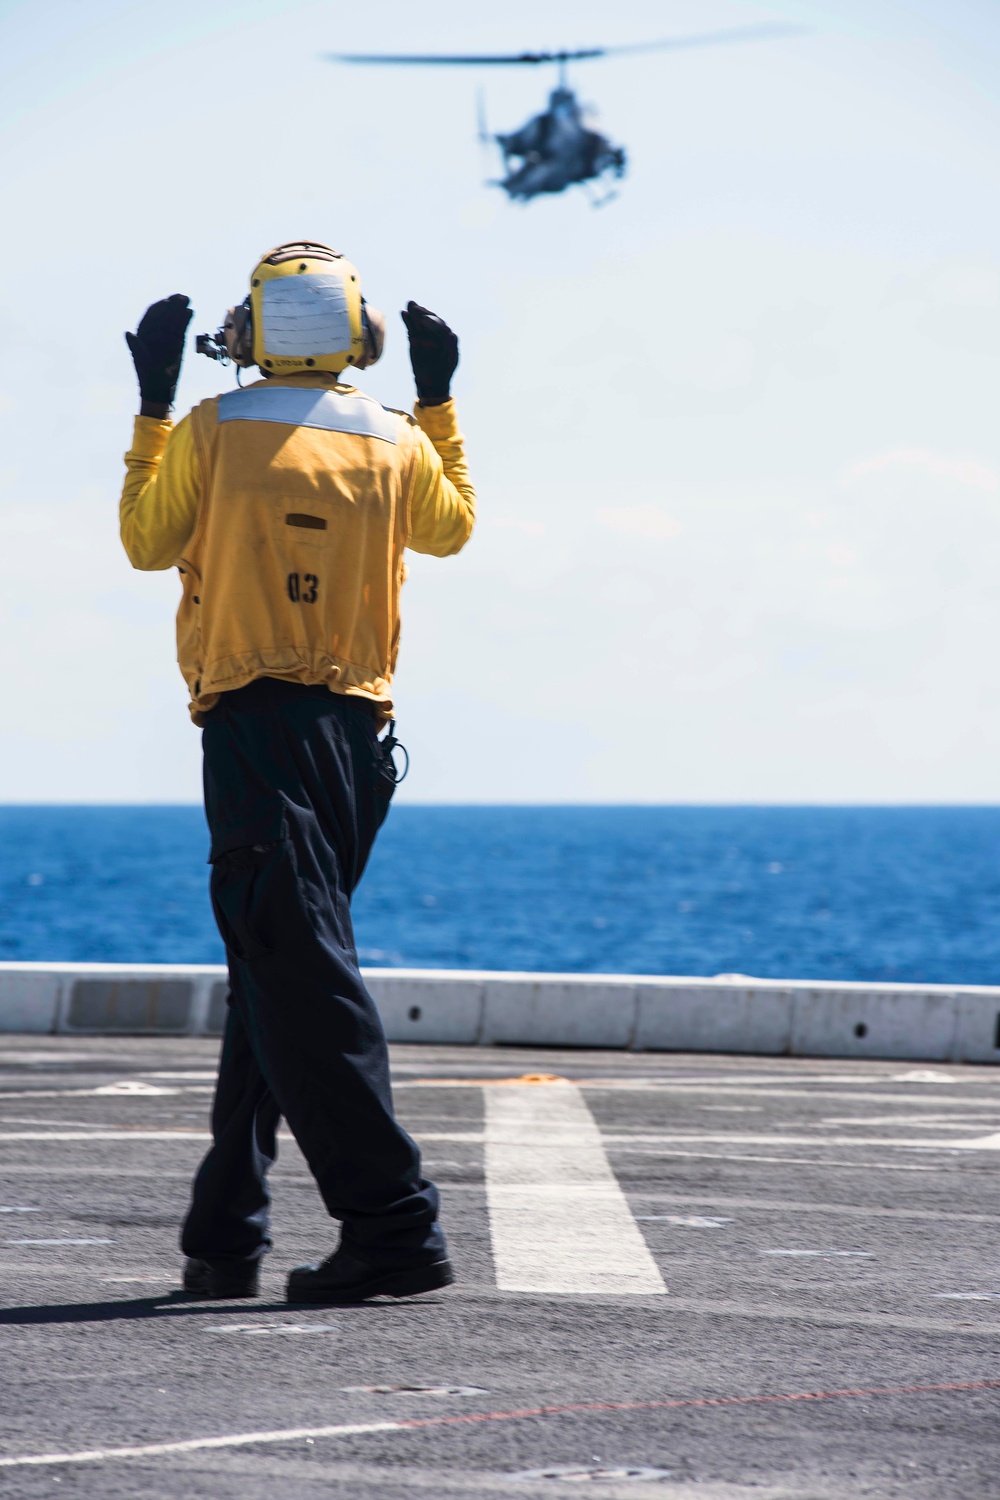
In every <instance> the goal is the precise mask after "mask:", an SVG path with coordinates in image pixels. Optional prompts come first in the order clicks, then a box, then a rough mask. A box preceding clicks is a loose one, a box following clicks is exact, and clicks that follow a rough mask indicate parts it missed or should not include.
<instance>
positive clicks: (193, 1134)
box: [0, 1125, 485, 1143]
mask: <svg viewBox="0 0 1000 1500" xmlns="http://www.w3.org/2000/svg"><path fill="white" fill-rule="evenodd" d="M415 1134H416V1135H417V1139H418V1140H421V1141H460V1142H461V1141H471V1142H473V1143H479V1142H482V1141H483V1140H484V1139H485V1137H484V1136H483V1134H482V1131H479V1130H475V1131H472V1130H466V1131H454V1130H445V1131H434V1130H426V1131H419V1132H415ZM286 1136H287V1138H288V1139H289V1140H290V1139H291V1136H290V1135H287V1132H285V1131H283V1132H282V1138H283V1139H284V1138H285V1137H286ZM211 1139H212V1137H211V1134H210V1132H209V1131H207V1130H199V1129H197V1128H196V1127H194V1126H191V1127H190V1128H189V1127H188V1126H186V1125H180V1126H177V1127H176V1128H175V1129H173V1130H145V1129H143V1128H141V1127H137V1126H132V1125H122V1126H120V1127H118V1128H115V1129H110V1130H109V1129H103V1130H0V1141H210V1140H211Z"/></svg>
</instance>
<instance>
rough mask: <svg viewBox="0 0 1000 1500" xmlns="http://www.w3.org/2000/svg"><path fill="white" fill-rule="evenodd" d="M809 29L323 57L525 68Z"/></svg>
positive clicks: (737, 29)
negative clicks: (543, 48) (615, 43)
mask: <svg viewBox="0 0 1000 1500" xmlns="http://www.w3.org/2000/svg"><path fill="white" fill-rule="evenodd" d="M809 29H810V28H809V27H808V26H793V25H790V24H789V23H787V22H784V21H773V22H770V23H764V24H763V25H761V26H731V27H729V28H728V29H727V30H724V31H705V32H700V33H696V34H692V35H691V36H668V37H664V38H662V39H661V40H660V41H656V42H632V43H626V44H625V45H624V46H621V47H577V48H575V49H568V50H566V51H564V52H497V53H489V52H483V53H478V52H470V53H455V52H444V53H434V52H428V53H420V52H415V53H409V52H403V53H396V52H324V53H323V56H324V57H325V59H326V60H327V62H342V63H363V64H377V65H381V64H385V65H387V66H390V67H396V66H400V65H402V66H404V67H425V68H428V67H429V68H439V67H460V68H476V67H497V66H500V67H524V66H535V65H537V64H539V63H568V62H589V61H590V60H591V59H593V58H595V57H622V56H624V55H625V54H626V53H636V52H680V51H683V50H685V49H686V48H689V47H718V46H725V45H728V44H729V43H731V42H764V41H773V40H776V39H777V38H778V37H784V36H804V35H806V34H807V33H808V31H809Z"/></svg>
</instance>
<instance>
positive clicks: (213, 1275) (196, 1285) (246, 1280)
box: [184, 1259, 260, 1300]
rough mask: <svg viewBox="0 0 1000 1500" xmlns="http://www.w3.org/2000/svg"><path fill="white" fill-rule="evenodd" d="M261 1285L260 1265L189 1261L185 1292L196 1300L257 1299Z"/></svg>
mask: <svg viewBox="0 0 1000 1500" xmlns="http://www.w3.org/2000/svg"><path fill="white" fill-rule="evenodd" d="M259 1284H260V1262H259V1261H256V1260H254V1261H243V1262H240V1261H236V1262H233V1261H229V1262H224V1261H211V1260H190V1259H189V1260H186V1261H185V1262H184V1290H185V1291H186V1292H194V1293H195V1295H196V1296H199V1297H205V1298H207V1299H215V1298H218V1299H220V1300H222V1299H225V1298H229V1297H256V1296H257V1289H258V1286H259Z"/></svg>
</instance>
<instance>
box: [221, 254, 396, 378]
mask: <svg viewBox="0 0 1000 1500" xmlns="http://www.w3.org/2000/svg"><path fill="white" fill-rule="evenodd" d="M249 300H250V320H249V321H250V332H251V340H252V342H251V348H250V350H249V355H250V358H249V360H248V361H247V363H252V364H255V365H259V366H260V368H261V369H262V370H264V371H265V372H266V373H268V374H273V375H290V374H294V373H295V372H296V371H299V370H328V371H333V372H335V373H339V372H340V371H341V370H343V369H345V368H346V367H347V366H348V365H350V366H351V367H352V368H353V369H358V370H362V369H364V368H365V366H366V365H372V364H374V363H375V361H376V360H377V359H378V357H379V355H380V354H381V353H382V343H383V340H384V337H385V320H384V318H383V317H382V314H381V313H380V312H378V311H377V310H376V309H375V308H369V307H367V306H366V305H365V300H364V298H363V297H362V295H361V282H360V280H359V279H358V273H357V270H356V269H355V267H354V266H352V265H351V262H350V261H349V260H345V258H344V257H343V256H342V255H339V254H338V253H337V251H336V250H331V249H330V247H329V246H328V245H318V244H315V243H313V242H312V241H311V240H290V241H289V242H288V243H287V244H284V245H278V246H277V248H276V249H274V250H270V251H269V252H268V253H267V255H265V256H263V257H262V258H261V259H260V261H258V263H257V265H256V266H255V267H254V269H253V273H252V275H251V277H250V299H249Z"/></svg>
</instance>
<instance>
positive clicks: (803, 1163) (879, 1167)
mask: <svg viewBox="0 0 1000 1500" xmlns="http://www.w3.org/2000/svg"><path fill="white" fill-rule="evenodd" d="M817 1144H821V1143H818V1142H816V1141H813V1145H814V1146H815V1145H817ZM643 1149H644V1148H642V1147H640V1150H643ZM650 1154H651V1155H652V1154H654V1153H650ZM655 1155H656V1156H682V1157H690V1158H692V1159H693V1160H695V1161H761V1162H767V1163H768V1164H769V1165H776V1166H782V1167H846V1168H848V1169H850V1170H851V1171H857V1170H858V1169H859V1168H861V1169H863V1170H864V1171H866V1172H950V1171H957V1170H958V1168H957V1167H949V1166H948V1164H947V1163H946V1162H935V1163H934V1164H933V1165H932V1166H923V1165H920V1166H918V1165H917V1164H916V1163H915V1162H896V1161H834V1160H832V1159H830V1158H826V1159H824V1158H822V1157H815V1156H749V1155H747V1154H745V1153H737V1152H735V1151H675V1150H664V1151H657V1152H655ZM449 1191H450V1192H454V1186H452V1187H450V1188H449Z"/></svg>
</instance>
